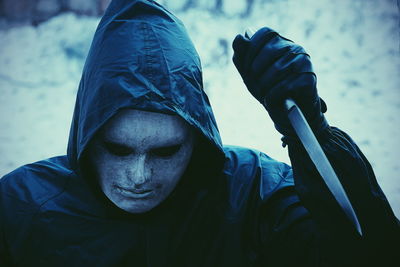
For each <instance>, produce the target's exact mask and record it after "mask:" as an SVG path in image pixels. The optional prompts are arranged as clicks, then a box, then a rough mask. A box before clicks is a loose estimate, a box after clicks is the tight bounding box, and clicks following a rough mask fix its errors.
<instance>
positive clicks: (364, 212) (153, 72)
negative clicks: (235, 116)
mask: <svg viewBox="0 0 400 267" xmlns="http://www.w3.org/2000/svg"><path fill="white" fill-rule="evenodd" d="M233 48H234V58H233V61H234V63H235V65H236V67H237V69H238V70H239V73H240V74H241V75H242V78H243V80H244V82H245V84H246V85H247V88H248V89H249V91H250V93H251V94H252V95H253V96H254V97H255V98H256V99H257V100H258V101H259V102H260V103H261V104H262V105H263V106H264V107H265V108H266V110H267V111H268V113H269V115H270V117H271V118H272V120H273V121H274V123H275V125H276V128H277V130H278V131H279V132H280V133H282V134H283V136H284V138H283V140H284V142H285V143H286V144H287V145H288V148H289V155H290V159H291V163H292V167H290V166H288V165H286V164H284V163H281V162H277V161H275V160H273V159H272V158H270V157H269V156H267V155H266V154H265V153H263V152H260V151H256V150H253V149H248V148H242V147H236V146H235V147H234V146H224V145H223V144H222V142H221V138H220V135H219V133H218V128H217V125H216V122H215V119H214V115H213V113H212V109H211V106H210V104H209V101H208V98H207V96H206V94H205V92H204V89H203V82H202V73H201V66H200V60H199V57H198V55H197V53H196V50H195V48H194V46H193V44H192V42H191V41H190V38H189V37H188V35H187V32H186V30H185V28H184V26H183V24H182V23H181V22H180V21H179V20H178V19H177V18H176V17H175V16H174V15H172V14H171V13H170V12H169V11H167V10H166V9H164V8H163V7H162V6H160V5H159V4H157V3H156V2H154V1H150V0H115V1H113V2H112V3H111V5H110V6H109V8H108V9H107V11H106V13H105V15H104V16H103V18H102V20H101V21H100V24H99V26H98V28H97V31H96V33H95V36H94V39H93V43H92V46H91V49H90V52H89V54H88V57H87V60H86V64H85V66H84V70H83V75H82V79H81V82H80V85H79V91H78V94H77V99H76V105H75V110H74V115H73V120H72V125H71V131H70V136H69V142H68V150H67V155H64V156H58V157H53V158H49V159H46V160H42V161H39V162H35V163H32V164H28V165H25V166H22V167H20V168H18V169H16V170H14V171H13V172H11V173H9V174H7V175H5V176H4V177H3V178H2V179H1V180H0V237H1V238H0V265H1V266H345V265H349V266H356V265H361V264H363V265H362V266H369V264H377V265H376V266H378V265H379V266H385V265H384V264H383V262H390V260H394V259H395V258H394V257H395V256H394V255H396V254H395V246H392V244H393V243H392V242H397V246H398V244H399V243H398V242H399V223H398V220H397V218H396V217H395V216H394V214H393V211H392V209H391V207H390V206H389V204H388V201H387V200H386V198H385V196H384V194H383V192H382V191H381V189H380V187H379V185H378V183H377V181H376V179H375V176H374V173H373V170H372V168H371V166H370V164H369V163H368V160H367V159H366V158H365V157H364V156H363V154H362V153H361V151H360V150H359V148H358V147H357V145H356V144H355V143H354V142H353V141H352V139H351V138H350V137H349V136H348V135H347V134H346V133H344V132H343V131H341V130H339V129H337V128H335V127H331V126H329V125H328V123H327V121H326V119H325V117H324V115H323V112H325V111H326V105H325V103H324V102H323V101H322V100H321V99H320V98H319V97H318V94H317V90H316V77H315V74H314V72H313V71H312V66H311V61H310V58H309V56H308V55H307V54H306V52H305V51H304V49H303V48H301V47H300V46H298V45H296V44H295V43H293V42H292V41H290V40H288V39H286V38H284V37H282V36H280V35H279V34H278V33H277V32H275V31H273V30H271V29H269V28H262V29H260V30H259V31H257V32H256V33H255V34H254V36H252V37H251V38H250V37H249V36H242V35H238V36H237V37H236V38H235V40H234V42H233ZM287 97H291V98H293V99H294V100H295V101H296V102H297V103H298V104H299V106H300V107H301V109H302V110H303V111H304V114H305V116H306V118H307V120H308V121H309V124H310V126H311V128H312V130H313V131H314V133H315V134H316V136H317V138H318V140H319V142H320V143H321V146H322V148H323V150H324V152H325V153H326V154H327V157H328V158H329V160H330V161H331V163H332V165H333V167H334V169H335V171H336V173H337V175H338V176H339V178H340V180H341V182H342V184H343V186H344V188H345V190H346V192H347V194H348V197H349V199H350V201H351V203H352V204H353V207H354V210H355V212H356V214H357V217H358V219H359V221H360V224H361V228H362V230H363V235H362V236H360V235H359V234H358V233H357V231H356V230H355V228H354V227H353V225H352V224H351V223H350V222H349V221H348V220H347V218H346V216H345V215H344V213H343V212H342V210H341V208H340V207H339V205H338V204H337V202H336V200H335V199H334V197H333V196H332V194H331V193H330V192H329V191H328V189H327V187H326V186H325V184H324V182H323V181H322V179H321V177H320V176H319V174H318V172H317V171H316V169H315V167H314V166H313V164H312V162H311V160H310V158H309V157H308V155H307V153H306V152H305V150H304V148H303V147H302V145H301V144H300V141H299V140H298V139H297V137H296V135H295V134H294V131H293V129H292V128H291V126H290V124H289V122H288V120H287V118H286V115H285V113H284V112H283V108H282V107H283V100H284V99H286V98H287ZM227 101H229V99H227ZM237 127H240V125H237ZM254 130H256V129H254ZM266 134H267V133H266ZM393 262H394V261H393ZM393 262H392V263H393ZM386 266H392V265H386Z"/></svg>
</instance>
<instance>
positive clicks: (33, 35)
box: [0, 0, 400, 217]
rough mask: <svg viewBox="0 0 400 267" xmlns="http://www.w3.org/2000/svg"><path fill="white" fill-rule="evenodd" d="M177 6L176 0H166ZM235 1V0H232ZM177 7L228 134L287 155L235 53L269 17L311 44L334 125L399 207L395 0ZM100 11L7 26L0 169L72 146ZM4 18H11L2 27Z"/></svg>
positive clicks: (0, 55)
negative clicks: (249, 10)
mask: <svg viewBox="0 0 400 267" xmlns="http://www.w3.org/2000/svg"><path fill="white" fill-rule="evenodd" d="M164 2H167V3H166V4H169V6H170V7H171V8H172V9H176V6H174V3H175V2H176V1H172V0H171V1H168V0H167V1H164ZM230 2H233V1H230ZM241 2H242V1H235V2H234V3H235V4H236V6H235V5H234V4H233V3H231V5H230V6H225V7H224V8H225V11H226V13H227V14H225V15H220V16H215V15H213V14H212V13H210V12H206V11H204V10H199V9H197V10H196V9H193V10H189V11H188V12H186V13H182V12H178V11H177V12H176V13H177V15H178V17H180V18H181V19H182V20H183V21H184V23H185V24H186V26H187V28H188V30H189V32H190V33H191V35H192V37H193V40H194V43H195V44H196V46H197V48H198V50H199V53H200V56H201V57H202V60H203V67H204V79H205V85H206V90H207V92H208V94H209V96H210V100H211V103H212V105H213V107H214V111H215V115H216V118H217V121H218V123H219V127H220V131H221V135H222V138H223V141H224V143H226V144H236V145H242V146H248V147H254V148H257V149H260V150H262V151H265V152H267V153H268V154H270V155H271V156H272V157H274V158H276V159H278V160H281V161H285V162H288V157H287V155H286V154H287V151H286V149H283V148H282V147H281V142H280V136H279V134H277V133H276V131H275V130H274V128H273V125H272V123H271V121H270V120H269V118H268V115H267V113H266V112H265V111H264V110H263V108H262V107H261V106H260V105H259V104H258V102H256V101H255V100H254V99H252V97H251V95H250V94H249V93H248V92H247V90H246V89H245V87H244V86H243V85H242V82H241V79H240V77H239V75H238V74H237V73H236V70H235V69H234V66H233V64H232V63H231V57H232V51H231V42H232V40H233V38H234V37H235V35H236V34H237V33H242V32H243V31H244V29H245V28H247V27H252V28H253V29H258V28H259V27H262V26H269V27H271V28H274V29H276V30H278V31H279V32H280V33H281V34H282V35H284V36H287V37H288V38H290V39H292V40H294V41H296V42H297V43H299V44H301V45H302V46H304V47H305V49H306V50H307V51H308V52H309V54H311V57H312V59H313V63H314V67H315V70H316V72H317V75H318V81H319V86H318V88H319V91H320V95H321V96H322V97H323V98H324V99H325V100H326V102H327V103H328V113H327V117H328V119H329V122H330V124H331V125H335V126H338V127H340V128H342V129H344V130H346V132H348V133H349V134H350V135H351V136H352V137H353V138H354V139H355V141H356V142H357V143H358V144H359V146H360V147H361V149H362V150H363V152H364V153H365V154H366V156H367V157H368V158H369V159H370V161H371V163H372V165H373V167H374V169H375V172H376V175H377V178H378V181H379V183H380V185H381V186H382V188H383V190H384V191H385V193H386V195H387V197H388V198H389V201H390V202H391V204H392V206H393V208H394V210H395V212H396V214H397V215H398V216H399V217H400V183H399V180H398V179H399V178H398V177H399V174H398V173H399V171H400V163H399V160H398V158H399V157H400V152H399V148H400V146H399V145H400V138H399V136H400V127H399V125H400V117H399V116H398V115H397V114H399V112H400V86H399V85H400V75H399V72H400V60H399V59H400V53H399V44H400V42H399V24H398V23H399V11H398V8H397V5H396V1H395V0H386V1H382V0H364V1H361V0H354V1H350V0H340V1H339V0H338V1H328V0H320V1H312V0H302V1H295V0H290V1H289V0H286V1H283V0H282V1H278V0H270V1H258V2H261V3H263V4H258V6H256V8H255V9H254V12H253V14H252V15H251V16H250V17H247V18H243V17H240V16H239V15H238V13H239V12H240V11H241V10H242V9H243V6H241V4H240V3H241ZM97 23H98V19H95V18H88V17H77V16H75V15H73V14H64V15H61V16H58V17H55V18H53V19H52V20H50V21H48V22H46V23H43V24H41V25H39V26H38V27H36V28H34V27H30V26H24V27H19V28H12V29H3V30H0V40H1V41H0V42H1V45H0V95H1V98H0V114H1V116H0V124H1V125H2V127H1V130H0V157H1V161H0V176H2V175H3V174H6V173H7V172H9V171H11V170H13V169H14V168H16V167H18V166H20V165H22V164H26V163H29V162H33V161H37V160H40V159H43V158H47V157H51V156H54V155H59V154H65V150H66V145H67V139H68V133H69V126H70V121H71V117H72V110H73V105H74V101H75V94H76V90H77V85H78V82H79V79H80V72H81V69H82V65H83V62H84V59H85V56H86V53H87V50H88V47H89V45H90V41H91V38H92V35H93V33H94V30H95V27H96V25H97ZM3 28H4V27H3Z"/></svg>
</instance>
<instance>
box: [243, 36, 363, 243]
mask: <svg viewBox="0 0 400 267" xmlns="http://www.w3.org/2000/svg"><path fill="white" fill-rule="evenodd" d="M253 34H254V31H253V30H251V29H250V28H248V29H247V30H246V32H245V37H247V38H248V39H251V37H252V36H253ZM285 108H286V110H287V114H288V118H289V121H290V123H291V125H292V127H293V129H294V130H295V132H296V134H297V136H298V137H299V139H300V141H301V143H302V144H303V146H304V148H305V149H306V151H307V153H308V155H309V156H310V159H311V161H312V162H313V163H314V165H315V167H316V168H317V170H318V173H319V174H320V175H321V177H322V179H323V180H324V182H325V184H326V185H327V187H328V189H329V191H330V192H331V193H332V195H333V197H334V198H335V199H336V202H337V203H338V204H339V206H340V207H341V208H342V210H343V211H344V213H345V215H346V216H347V218H348V219H349V220H350V221H351V222H352V224H353V225H354V227H355V228H356V230H357V232H358V233H359V234H360V236H362V230H361V225H360V222H359V221H358V219H357V216H356V213H355V212H354V209H353V206H352V205H351V203H350V200H349V198H348V197H347V194H346V192H345V191H344V188H343V186H342V184H341V182H340V180H339V178H338V177H337V175H336V173H335V171H334V169H333V168H332V165H331V164H330V162H329V160H328V158H327V157H326V155H325V153H324V151H323V150H322V148H321V145H320V144H319V143H318V140H317V138H316V137H315V135H314V133H313V131H312V130H311V128H310V125H309V124H308V122H307V120H306V118H305V117H304V115H303V113H302V112H301V110H300V108H299V107H298V106H297V104H296V103H295V102H294V101H293V99H290V98H289V99H286V100H285Z"/></svg>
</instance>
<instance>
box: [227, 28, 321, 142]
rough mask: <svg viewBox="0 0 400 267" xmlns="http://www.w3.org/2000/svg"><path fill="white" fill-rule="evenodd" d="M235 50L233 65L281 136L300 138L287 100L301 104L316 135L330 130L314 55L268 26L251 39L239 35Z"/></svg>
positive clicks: (234, 46)
mask: <svg viewBox="0 0 400 267" xmlns="http://www.w3.org/2000/svg"><path fill="white" fill-rule="evenodd" d="M233 50H234V55H233V62H234V64H235V66H236V68H237V69H238V71H239V73H240V75H241V76H242V78H243V81H244V83H245V84H246V86H247V89H248V90H249V91H250V93H251V94H252V95H253V96H254V97H255V98H256V99H257V100H258V101H259V102H260V103H261V104H263V105H264V107H265V108H266V110H267V111H268V113H269V115H270V117H271V119H272V120H273V121H274V123H275V128H276V129H277V130H278V131H279V132H280V133H281V134H283V135H284V136H287V137H295V136H296V134H295V132H294V129H293V128H292V126H291V125H290V122H289V120H288V118H287V112H286V111H285V106H284V101H285V99H287V98H292V99H293V100H294V101H295V102H296V103H297V104H298V106H299V107H300V109H301V110H302V111H303V114H304V116H305V117H306V119H307V121H308V123H309V124H310V126H311V128H312V129H313V131H314V133H315V134H316V135H318V133H319V132H320V131H322V130H323V129H325V128H327V127H328V123H327V122H326V120H325V117H324V115H323V114H322V113H323V112H325V111H326V105H325V103H324V102H323V101H322V99H320V98H319V96H318V93H317V89H316V83H317V77H316V75H315V73H314V72H313V69H312V65H311V61H310V56H309V55H308V54H306V52H305V51H304V49H303V48H302V47H301V46H299V45H297V44H295V43H293V42H292V41H291V40H289V39H286V38H284V37H282V36H280V35H279V34H278V33H277V32H276V31H274V30H272V29H269V28H266V27H265V28H262V29H260V30H259V31H257V32H256V33H255V34H254V36H252V37H251V39H249V38H247V37H244V36H242V35H237V36H236V38H235V40H234V41H233Z"/></svg>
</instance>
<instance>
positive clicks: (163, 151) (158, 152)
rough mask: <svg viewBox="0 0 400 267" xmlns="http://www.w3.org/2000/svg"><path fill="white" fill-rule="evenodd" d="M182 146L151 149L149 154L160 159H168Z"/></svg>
mask: <svg viewBox="0 0 400 267" xmlns="http://www.w3.org/2000/svg"><path fill="white" fill-rule="evenodd" d="M181 147H182V145H181V144H179V145H173V146H166V147H160V148H156V149H153V150H152V151H151V154H152V155H154V156H156V157H160V158H170V157H172V156H174V155H175V154H176V153H178V151H179V150H180V149H181Z"/></svg>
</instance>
